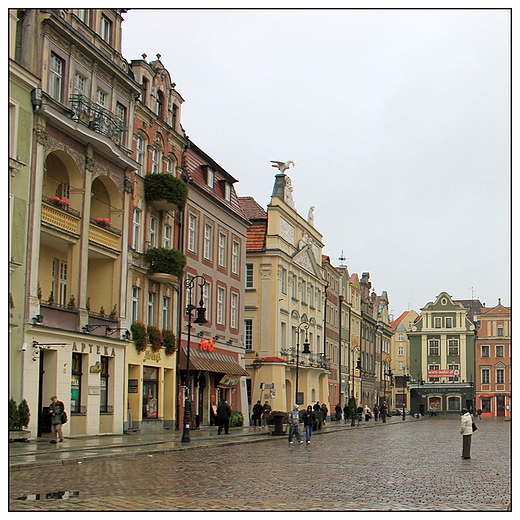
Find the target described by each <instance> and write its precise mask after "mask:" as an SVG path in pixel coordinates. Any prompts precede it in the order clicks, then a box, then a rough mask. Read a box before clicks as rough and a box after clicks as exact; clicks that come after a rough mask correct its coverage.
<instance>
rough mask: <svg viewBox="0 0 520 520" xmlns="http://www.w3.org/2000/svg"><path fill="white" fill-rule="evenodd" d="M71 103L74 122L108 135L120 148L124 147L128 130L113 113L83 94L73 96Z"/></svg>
mask: <svg viewBox="0 0 520 520" xmlns="http://www.w3.org/2000/svg"><path fill="white" fill-rule="evenodd" d="M69 102H70V108H71V109H72V115H71V118H72V119H73V120H74V121H77V122H78V123H81V124H82V125H85V126H86V127H88V128H90V129H91V130H94V131H95V132H98V133H100V134H103V135H106V136H107V137H108V138H109V139H111V140H112V141H113V142H114V143H115V144H117V145H118V146H124V136H125V132H126V131H127V130H128V128H127V127H126V126H125V125H124V123H123V121H121V120H120V119H118V118H117V117H116V116H115V115H114V114H113V113H112V112H110V111H109V110H107V109H106V108H103V107H102V106H100V105H98V104H97V103H94V102H92V101H90V99H88V98H87V97H85V96H83V95H82V94H73V95H72V96H70V99H69Z"/></svg>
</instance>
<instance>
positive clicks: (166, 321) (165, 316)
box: [161, 296, 171, 329]
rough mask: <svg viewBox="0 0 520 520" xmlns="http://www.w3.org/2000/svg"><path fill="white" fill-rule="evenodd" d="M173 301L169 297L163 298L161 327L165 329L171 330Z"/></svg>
mask: <svg viewBox="0 0 520 520" xmlns="http://www.w3.org/2000/svg"><path fill="white" fill-rule="evenodd" d="M170 308H171V299H170V297H169V296H163V297H162V309H161V326H162V328H163V329H169V328H170Z"/></svg>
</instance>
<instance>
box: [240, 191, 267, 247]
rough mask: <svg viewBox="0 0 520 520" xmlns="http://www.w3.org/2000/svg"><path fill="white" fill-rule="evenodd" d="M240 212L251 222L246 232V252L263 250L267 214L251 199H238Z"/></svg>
mask: <svg viewBox="0 0 520 520" xmlns="http://www.w3.org/2000/svg"><path fill="white" fill-rule="evenodd" d="M238 202H239V204H240V207H241V209H242V212H243V213H244V215H245V216H246V218H247V219H248V220H249V221H250V222H251V226H249V228H248V230H247V251H262V250H264V249H265V237H266V235H267V212H266V211H265V210H264V208H262V206H260V204H258V202H256V200H255V199H254V198H253V197H238Z"/></svg>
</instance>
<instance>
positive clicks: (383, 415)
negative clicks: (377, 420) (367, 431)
mask: <svg viewBox="0 0 520 520" xmlns="http://www.w3.org/2000/svg"><path fill="white" fill-rule="evenodd" d="M379 413H380V414H381V421H382V422H384V423H386V403H383V404H382V405H381V406H380V408H379Z"/></svg>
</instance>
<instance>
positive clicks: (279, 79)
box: [123, 9, 511, 318]
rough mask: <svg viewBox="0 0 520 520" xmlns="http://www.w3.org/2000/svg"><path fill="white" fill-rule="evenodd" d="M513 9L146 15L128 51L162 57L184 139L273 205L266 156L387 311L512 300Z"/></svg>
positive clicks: (132, 18) (126, 28)
mask: <svg viewBox="0 0 520 520" xmlns="http://www.w3.org/2000/svg"><path fill="white" fill-rule="evenodd" d="M509 16H510V14H509V11H507V10H489V9H485V10H477V9H463V10H455V9H454V10H443V9H438V10H437V9H418V10H398V9H393V10H384V9H374V10H370V9H362V10H352V9H339V10H317V9H303V10H296V9H267V10H253V9H244V10H240V9H238V10H225V9H216V10H196V9H194V10H189V9H185V10H176V9H172V10H164V9H154V10H141V9H132V10H130V11H129V12H128V13H126V14H125V15H124V19H125V21H124V23H123V55H124V57H125V58H126V59H127V60H128V61H130V60H131V59H138V58H140V57H141V55H142V54H143V53H146V54H147V60H148V61H152V60H154V59H156V54H157V53H159V54H161V61H162V62H163V64H164V65H165V67H166V68H167V69H168V71H169V72H170V74H171V77H172V80H173V81H174V82H175V83H176V84H177V86H176V89H177V90H178V92H179V93H180V94H181V95H182V96H183V98H184V99H185V102H184V104H183V106H182V123H183V126H184V128H185V130H186V133H187V134H188V136H189V137H190V138H191V139H192V140H193V142H195V143H196V144H197V146H199V147H200V148H201V149H202V150H204V151H205V152H206V153H207V154H209V155H210V156H211V157H212V158H213V159H214V160H215V161H216V162H217V163H219V164H220V165H221V166H222V167H223V168H225V169H226V170H227V171H228V172H229V173H230V174H231V175H233V176H234V177H235V178H236V179H238V180H239V182H238V183H237V184H235V189H236V191H237V193H238V195H239V196H252V197H254V198H255V200H256V201H257V202H258V203H259V204H260V205H261V206H263V207H264V208H265V207H266V206H267V204H268V203H269V201H270V197H271V193H272V188H273V183H274V175H275V174H276V171H277V170H275V169H274V168H272V167H271V163H270V161H271V160H276V161H288V160H292V161H294V162H295V166H294V168H291V169H290V170H288V171H287V172H286V173H288V174H289V176H290V177H291V180H292V184H293V187H294V192H293V196H294V201H295V204H296V208H297V210H298V212H299V213H300V214H301V215H302V216H304V217H307V214H308V210H309V208H310V207H311V206H315V208H316V210H315V227H316V229H317V230H318V231H319V232H320V233H321V234H322V235H323V241H324V244H325V249H324V254H327V255H329V256H330V258H331V261H332V263H333V265H339V263H340V262H339V260H338V258H339V257H340V256H341V254H342V252H343V254H344V256H345V257H346V258H347V261H346V264H347V265H348V268H349V271H350V272H351V273H354V272H357V273H358V274H359V276H360V277H361V274H362V273H363V272H369V273H370V278H371V281H372V284H373V289H374V290H375V291H376V292H377V293H378V294H381V292H382V291H387V293H388V296H389V299H390V310H391V313H392V314H393V315H394V317H395V318H397V317H398V316H399V315H400V314H401V313H402V312H403V311H405V310H408V309H415V310H417V311H419V310H420V309H421V308H422V307H423V306H424V305H425V304H426V303H428V302H430V301H433V300H434V299H435V297H436V296H437V295H438V294H439V293H440V292H442V291H447V292H448V293H449V294H451V295H452V296H453V297H454V298H455V299H469V298H471V297H474V298H478V299H480V301H481V302H482V303H485V304H486V305H487V306H493V305H495V304H497V301H498V298H501V299H502V304H504V305H510V304H511V302H510V291H511V289H510V258H511V256H510V255H511V251H510V245H511V244H510V236H511V235H510V227H511V226H510V224H511V221H510V209H511V208H510V181H511V175H510V19H509Z"/></svg>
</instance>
